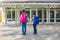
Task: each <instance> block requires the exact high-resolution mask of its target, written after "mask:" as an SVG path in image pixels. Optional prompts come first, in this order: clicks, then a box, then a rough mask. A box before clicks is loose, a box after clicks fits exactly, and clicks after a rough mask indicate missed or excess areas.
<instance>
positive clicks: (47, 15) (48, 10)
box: [47, 8, 49, 23]
mask: <svg viewBox="0 0 60 40" xmlns="http://www.w3.org/2000/svg"><path fill="white" fill-rule="evenodd" d="M48 22H49V8H47V23H48Z"/></svg>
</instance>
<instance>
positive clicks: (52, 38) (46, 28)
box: [0, 25, 60, 40]
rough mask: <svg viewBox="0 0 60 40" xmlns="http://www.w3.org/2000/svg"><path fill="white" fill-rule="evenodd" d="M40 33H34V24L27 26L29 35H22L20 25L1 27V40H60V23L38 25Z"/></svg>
mask: <svg viewBox="0 0 60 40" xmlns="http://www.w3.org/2000/svg"><path fill="white" fill-rule="evenodd" d="M37 31H38V34H37V35H34V34H33V27H32V25H28V26H27V35H22V32H21V27H19V26H3V27H0V40H60V25H38V26H37Z"/></svg>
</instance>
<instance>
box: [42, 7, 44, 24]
mask: <svg viewBox="0 0 60 40" xmlns="http://www.w3.org/2000/svg"><path fill="white" fill-rule="evenodd" d="M42 24H44V7H42Z"/></svg>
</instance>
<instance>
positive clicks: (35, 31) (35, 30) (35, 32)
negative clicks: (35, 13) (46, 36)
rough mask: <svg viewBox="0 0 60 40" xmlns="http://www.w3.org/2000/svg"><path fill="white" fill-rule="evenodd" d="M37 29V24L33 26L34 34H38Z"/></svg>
mask: <svg viewBox="0 0 60 40" xmlns="http://www.w3.org/2000/svg"><path fill="white" fill-rule="evenodd" d="M36 27H37V24H33V29H34V34H37V29H36Z"/></svg>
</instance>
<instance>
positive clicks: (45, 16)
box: [44, 10, 47, 22]
mask: <svg viewBox="0 0 60 40" xmlns="http://www.w3.org/2000/svg"><path fill="white" fill-rule="evenodd" d="M46 18H47V15H46V10H44V22H46Z"/></svg>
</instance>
